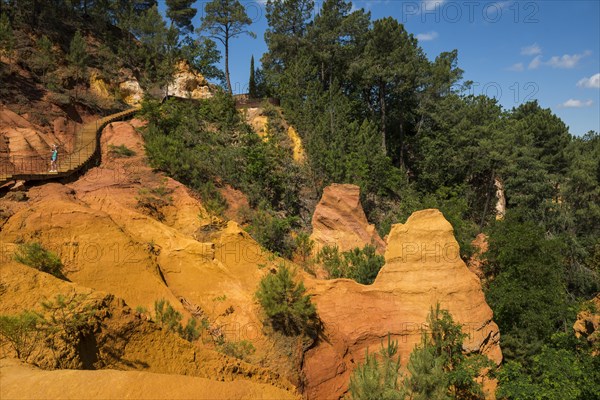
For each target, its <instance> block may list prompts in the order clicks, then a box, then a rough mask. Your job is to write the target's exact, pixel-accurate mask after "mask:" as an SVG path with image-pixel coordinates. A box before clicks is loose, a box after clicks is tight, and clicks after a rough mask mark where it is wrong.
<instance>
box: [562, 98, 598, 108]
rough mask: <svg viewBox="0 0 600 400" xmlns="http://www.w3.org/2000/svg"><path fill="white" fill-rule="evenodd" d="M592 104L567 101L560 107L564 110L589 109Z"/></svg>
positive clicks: (588, 101) (585, 101)
mask: <svg viewBox="0 0 600 400" xmlns="http://www.w3.org/2000/svg"><path fill="white" fill-rule="evenodd" d="M592 104H594V102H593V101H592V100H575V99H569V100H567V101H565V102H564V103H562V104H561V105H560V106H561V107H564V108H583V107H590V106H591V105H592Z"/></svg>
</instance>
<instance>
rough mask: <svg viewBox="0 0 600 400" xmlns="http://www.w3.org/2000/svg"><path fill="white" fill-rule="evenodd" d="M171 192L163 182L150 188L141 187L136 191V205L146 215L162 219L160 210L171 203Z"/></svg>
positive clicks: (163, 217)
mask: <svg viewBox="0 0 600 400" xmlns="http://www.w3.org/2000/svg"><path fill="white" fill-rule="evenodd" d="M172 192H173V191H172V190H171V189H169V188H167V186H166V185H164V184H163V185H159V186H157V187H155V188H151V189H146V188H142V189H140V190H139V191H138V194H139V196H138V197H136V199H137V207H138V208H139V209H141V210H142V211H143V212H144V213H146V214H147V215H150V216H152V217H154V218H156V219H157V220H159V221H164V219H165V215H164V214H163V212H162V210H163V208H164V207H168V206H171V205H173V197H172V196H170V194H171V193H172Z"/></svg>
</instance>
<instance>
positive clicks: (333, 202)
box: [311, 184, 385, 253]
mask: <svg viewBox="0 0 600 400" xmlns="http://www.w3.org/2000/svg"><path fill="white" fill-rule="evenodd" d="M312 228H313V232H312V235H311V239H312V240H314V242H315V249H316V250H317V251H318V250H319V249H321V248H323V247H324V246H327V245H329V246H332V245H337V247H338V248H339V249H340V251H348V250H352V249H353V248H355V247H361V248H362V247H364V246H365V245H367V244H372V245H374V246H375V247H376V248H377V250H378V252H380V253H383V252H384V251H385V242H384V241H383V240H381V238H380V237H379V234H378V233H377V231H376V230H375V226H374V225H370V224H369V222H368V221H367V217H366V215H365V212H364V211H363V208H362V205H361V204H360V188H359V187H358V186H355V185H339V184H333V185H330V186H328V187H326V188H325V190H324V191H323V197H321V201H320V202H319V204H318V205H317V208H316V209H315V213H314V215H313V219H312Z"/></svg>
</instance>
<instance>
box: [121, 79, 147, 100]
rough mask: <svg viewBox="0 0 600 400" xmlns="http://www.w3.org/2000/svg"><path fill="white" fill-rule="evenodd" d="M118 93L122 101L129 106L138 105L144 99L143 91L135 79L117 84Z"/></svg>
mask: <svg viewBox="0 0 600 400" xmlns="http://www.w3.org/2000/svg"><path fill="white" fill-rule="evenodd" d="M119 91H120V92H121V97H122V98H123V101H124V102H125V103H127V104H129V105H130V106H136V105H138V104H140V103H141V102H142V99H143V98H144V90H143V89H142V87H141V86H140V83H139V82H138V81H137V79H135V78H132V79H128V80H126V81H124V82H121V83H120V84H119Z"/></svg>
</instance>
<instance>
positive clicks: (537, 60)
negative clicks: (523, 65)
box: [527, 56, 542, 69]
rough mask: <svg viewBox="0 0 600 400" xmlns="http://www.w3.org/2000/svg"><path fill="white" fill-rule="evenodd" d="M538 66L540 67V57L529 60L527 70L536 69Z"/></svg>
mask: <svg viewBox="0 0 600 400" xmlns="http://www.w3.org/2000/svg"><path fill="white" fill-rule="evenodd" d="M540 65H542V56H536V57H535V58H534V59H533V60H531V62H530V63H529V66H528V67H527V68H529V69H536V68H538V67H539V66H540Z"/></svg>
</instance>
